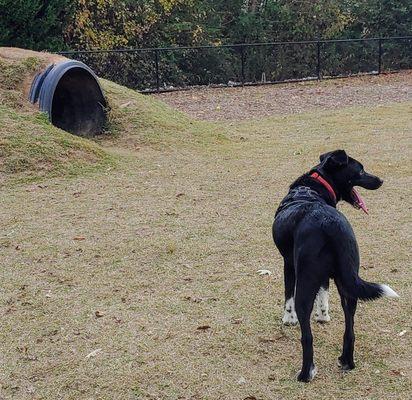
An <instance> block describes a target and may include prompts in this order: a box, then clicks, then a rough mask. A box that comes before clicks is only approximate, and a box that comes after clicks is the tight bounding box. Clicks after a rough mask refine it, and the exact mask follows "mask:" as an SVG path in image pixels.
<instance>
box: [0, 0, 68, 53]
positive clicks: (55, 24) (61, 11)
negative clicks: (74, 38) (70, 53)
mask: <svg viewBox="0 0 412 400" xmlns="http://www.w3.org/2000/svg"><path fill="white" fill-rule="evenodd" d="M70 3H71V2H70V0H49V1H40V0H0V15H1V18H0V46H13V47H23V48H28V49H33V50H45V49H47V50H51V51H56V50H62V49H64V47H65V45H64V41H63V35H62V32H63V29H64V25H65V21H66V17H67V15H68V14H70V13H71V7H70Z"/></svg>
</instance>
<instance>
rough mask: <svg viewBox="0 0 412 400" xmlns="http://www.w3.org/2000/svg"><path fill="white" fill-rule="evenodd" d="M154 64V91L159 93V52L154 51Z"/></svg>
mask: <svg viewBox="0 0 412 400" xmlns="http://www.w3.org/2000/svg"><path fill="white" fill-rule="evenodd" d="M155 64H156V90H157V92H158V93H159V92H160V77H159V50H158V49H156V50H155Z"/></svg>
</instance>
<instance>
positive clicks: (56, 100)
mask: <svg viewBox="0 0 412 400" xmlns="http://www.w3.org/2000/svg"><path fill="white" fill-rule="evenodd" d="M29 100H30V101H31V102H32V103H36V102H38V104H39V109H40V110H41V111H44V112H46V113H47V114H48V116H49V119H50V121H51V123H52V124H53V125H55V126H57V127H58V128H61V129H63V130H65V131H67V132H70V133H73V134H75V135H79V136H94V135H97V134H99V133H101V132H102V131H103V128H104V126H105V123H106V118H107V113H106V108H107V104H106V100H105V98H104V94H103V91H102V88H101V87H100V84H99V82H98V80H97V77H96V75H95V74H94V72H93V71H92V70H91V69H90V68H89V67H88V66H87V65H85V64H83V63H82V62H79V61H72V60H68V61H62V62H60V63H58V64H51V65H49V66H48V67H47V68H46V69H45V70H44V71H42V72H41V73H39V74H37V75H36V77H35V78H34V80H33V82H32V85H31V89H30V94H29Z"/></svg>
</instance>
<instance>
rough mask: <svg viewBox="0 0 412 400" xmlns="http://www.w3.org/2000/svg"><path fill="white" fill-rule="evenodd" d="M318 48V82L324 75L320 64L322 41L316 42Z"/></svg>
mask: <svg viewBox="0 0 412 400" xmlns="http://www.w3.org/2000/svg"><path fill="white" fill-rule="evenodd" d="M316 48H317V65H316V73H317V75H318V80H321V79H322V74H321V64H320V41H319V40H318V41H317V42H316Z"/></svg>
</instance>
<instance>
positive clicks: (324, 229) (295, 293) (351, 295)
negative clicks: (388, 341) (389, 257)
mask: <svg viewBox="0 0 412 400" xmlns="http://www.w3.org/2000/svg"><path fill="white" fill-rule="evenodd" d="M382 183H383V181H382V180H381V179H379V178H378V177H376V176H374V175H371V174H368V173H366V172H365V171H364V169H363V166H362V164H361V163H360V162H358V161H356V160H354V159H353V158H351V157H348V156H347V154H346V153H345V151H343V150H336V151H333V152H330V153H326V154H323V155H321V156H320V164H319V165H317V166H316V167H314V168H312V169H311V170H310V171H309V172H308V173H306V174H304V175H302V176H301V177H300V178H298V179H297V180H296V181H295V182H294V183H292V185H291V186H290V190H289V193H288V195H287V196H286V197H285V198H284V199H283V201H282V202H281V204H280V206H279V208H278V210H277V211H276V215H275V221H274V223H273V239H274V241H275V244H276V246H277V248H278V249H279V251H280V253H281V254H282V256H283V258H284V273H285V316H284V317H283V322H284V323H285V324H295V323H297V321H299V324H300V328H301V331H302V339H301V343H302V349H303V364H302V369H301V370H300V372H299V374H298V377H297V379H298V380H299V381H303V382H309V381H310V380H312V378H313V377H314V376H315V374H316V368H315V365H314V363H313V345H312V342H313V338H312V332H311V328H310V315H311V312H312V308H313V305H314V301H315V298H316V296H317V295H318V297H317V305H316V311H315V313H316V319H317V320H318V321H328V320H329V315H328V310H327V307H328V304H327V303H328V302H327V294H328V292H327V290H328V287H329V279H330V278H332V279H334V281H335V283H336V286H337V288H338V291H339V294H340V297H341V303H342V308H343V311H344V313H345V334H344V340H343V351H342V355H341V356H340V357H339V364H340V366H341V368H342V369H343V370H350V369H353V368H354V367H355V364H354V362H353V349H354V341H355V335H354V331H353V319H354V315H355V311H356V304H357V301H358V299H361V300H373V299H376V298H378V297H381V296H388V297H398V295H397V294H396V293H395V292H394V291H393V290H392V289H391V288H390V287H389V286H387V285H379V284H375V283H368V282H365V281H364V280H362V279H361V278H360V277H359V276H358V271H359V251H358V245H357V243H356V239H355V235H354V233H353V230H352V228H351V226H350V224H349V222H348V220H347V219H346V218H345V216H344V215H343V214H342V213H340V212H339V211H337V210H336V203H337V202H338V201H339V200H345V201H347V202H348V203H350V204H352V205H353V206H354V207H356V208H359V209H362V210H363V211H364V212H366V213H367V212H368V211H367V208H366V206H365V203H364V201H363V199H362V198H361V197H360V195H359V194H358V192H357V191H356V190H355V189H354V188H353V187H354V186H361V187H363V188H365V189H369V190H375V189H378V188H379V187H380V186H381V185H382ZM295 310H296V311H295Z"/></svg>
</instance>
